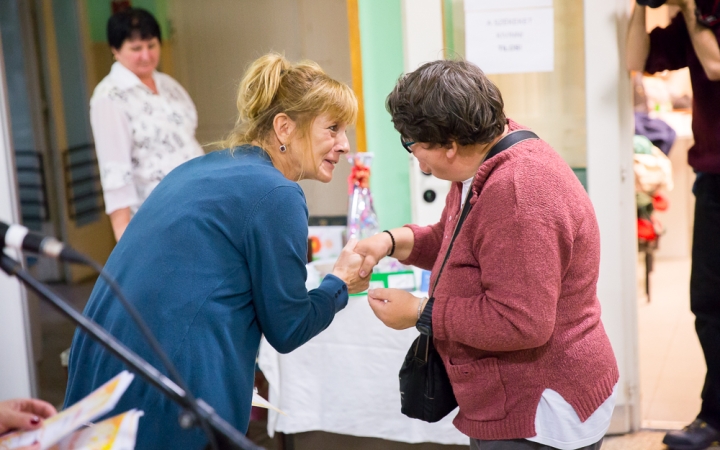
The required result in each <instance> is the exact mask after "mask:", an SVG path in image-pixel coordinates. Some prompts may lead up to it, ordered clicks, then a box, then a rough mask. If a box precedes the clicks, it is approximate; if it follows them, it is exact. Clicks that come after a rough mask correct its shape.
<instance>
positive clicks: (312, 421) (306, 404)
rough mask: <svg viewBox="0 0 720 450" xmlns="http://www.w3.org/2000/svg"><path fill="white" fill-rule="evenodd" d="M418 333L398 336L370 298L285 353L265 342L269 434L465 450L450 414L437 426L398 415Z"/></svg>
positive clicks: (353, 303)
mask: <svg viewBox="0 0 720 450" xmlns="http://www.w3.org/2000/svg"><path fill="white" fill-rule="evenodd" d="M417 335H418V332H417V331H416V330H415V329H409V330H404V331H395V330H392V329H390V328H387V327H385V325H383V324H382V322H380V321H379V320H378V319H377V318H376V317H375V315H374V314H373V312H372V310H371V309H370V306H369V305H368V302H367V298H366V297H364V296H363V297H350V301H349V303H348V306H347V307H346V308H345V309H344V310H343V311H341V312H340V313H339V314H337V316H335V320H334V321H333V323H332V324H331V325H330V326H329V327H328V328H327V329H326V330H325V331H323V332H322V333H320V334H319V335H318V336H316V337H315V338H314V339H312V340H311V341H310V342H308V343H307V344H305V345H303V346H302V347H300V348H299V349H297V350H295V351H294V352H292V353H290V354H287V355H281V354H279V353H277V352H276V351H275V350H274V349H273V348H272V347H271V346H270V345H269V344H268V343H267V341H265V340H264V339H263V341H262V343H261V345H260V355H259V365H260V368H261V370H262V371H263V373H264V374H265V377H266V378H267V380H268V382H269V383H270V398H269V400H270V403H272V404H273V405H275V406H277V407H278V408H280V409H281V410H283V411H284V412H285V413H287V416H283V415H280V414H278V413H275V412H273V411H270V413H269V416H268V432H269V433H270V435H271V436H272V434H273V433H274V432H275V431H280V432H283V433H302V432H306V431H318V430H319V431H326V432H331V433H338V434H346V435H352V436H364V437H375V438H382V439H389V440H393V441H401V442H409V443H417V442H435V443H440V444H459V445H468V444H469V442H470V441H469V438H468V437H467V436H465V435H463V434H462V433H460V432H459V431H457V429H455V427H454V426H453V425H452V419H453V418H454V417H455V414H456V413H457V411H454V412H452V413H451V414H449V415H448V416H447V417H445V418H444V419H443V420H442V421H440V422H438V423H434V424H429V423H425V422H422V421H420V420H414V419H410V418H408V417H406V416H404V415H403V414H402V413H401V412H400V391H399V381H398V371H399V370H400V366H401V365H402V362H403V359H404V358H405V354H406V353H407V351H408V349H409V348H410V344H411V343H412V342H413V340H414V339H415V338H416V337H417Z"/></svg>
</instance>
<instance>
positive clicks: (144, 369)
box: [0, 250, 262, 450]
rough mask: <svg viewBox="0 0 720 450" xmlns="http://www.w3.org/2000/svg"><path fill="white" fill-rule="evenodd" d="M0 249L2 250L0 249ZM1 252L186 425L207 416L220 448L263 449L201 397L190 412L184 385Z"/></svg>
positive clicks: (2, 261) (5, 266)
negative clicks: (166, 402)
mask: <svg viewBox="0 0 720 450" xmlns="http://www.w3.org/2000/svg"><path fill="white" fill-rule="evenodd" d="M0 252H2V251H1V250H0ZM0 254H1V255H2V257H1V258H0V269H2V270H3V271H4V272H5V273H7V274H8V275H10V276H15V277H17V278H18V279H19V280H20V281H22V283H23V284H24V285H25V286H27V287H28V288H30V289H31V290H32V291H34V292H36V293H37V294H38V295H40V297H41V298H43V299H44V300H46V301H48V302H50V303H51V304H52V305H53V306H54V307H55V308H56V309H57V310H59V311H60V312H61V313H62V314H63V315H65V316H66V317H68V318H69V319H70V320H71V321H72V322H74V323H75V324H76V325H77V326H78V327H80V328H81V329H82V330H83V331H84V332H85V333H87V334H88V335H89V336H90V337H91V338H92V339H93V340H95V341H96V342H98V343H99V344H100V345H102V346H103V347H105V348H106V349H107V350H108V351H109V352H110V353H112V354H113V355H115V356H116V357H117V358H118V359H120V360H121V361H122V362H123V363H125V364H126V365H127V366H128V367H129V368H130V369H131V370H132V371H133V372H135V373H136V374H138V375H140V377H141V378H143V379H144V380H145V381H146V382H148V383H150V384H151V385H152V386H154V387H155V388H156V389H158V390H159V391H160V392H162V393H163V394H164V395H165V396H166V397H167V398H169V399H170V400H172V401H173V402H175V403H176V404H177V405H179V406H180V407H181V408H182V410H183V411H184V412H185V413H183V414H181V416H180V425H181V426H182V427H183V428H190V427H192V426H196V425H197V424H198V423H199V420H202V419H204V420H205V421H206V422H207V423H208V424H209V425H210V428H211V429H212V432H213V435H214V436H215V439H216V441H217V443H218V447H219V448H220V449H227V450H262V447H259V446H257V445H255V444H254V443H252V442H251V441H250V440H249V439H248V438H247V437H246V436H245V435H243V434H242V433H240V432H239V431H238V430H236V429H235V428H233V426H232V425H230V424H229V423H227V422H226V421H225V420H224V419H223V418H222V417H220V416H219V415H218V414H217V413H216V412H215V410H214V409H213V408H212V407H211V406H210V405H208V404H207V403H205V402H204V401H203V400H202V399H197V405H198V408H197V409H196V411H197V414H200V415H201V416H202V418H196V417H194V416H193V415H192V413H189V414H188V411H192V410H193V408H192V405H191V402H190V401H189V400H188V398H187V394H186V392H185V391H184V390H183V389H181V388H180V387H179V386H178V385H177V384H175V383H174V382H173V381H172V380H170V379H169V378H167V377H166V376H165V375H163V374H162V373H160V371H158V370H157V369H156V368H155V367H153V366H152V365H151V364H150V363H148V362H147V361H145V360H144V359H142V358H141V357H140V356H138V355H137V354H136V353H134V352H133V351H132V350H130V349H129V348H127V347H126V346H125V345H123V344H122V343H121V342H120V341H118V340H117V339H116V338H115V337H114V336H112V335H111V334H110V333H108V332H107V331H106V330H105V329H103V328H102V327H101V326H100V325H98V324H97V323H95V322H93V321H92V320H90V319H88V318H87V317H85V316H83V315H82V314H81V313H79V312H78V311H76V310H75V309H74V308H73V307H72V306H70V305H69V304H68V303H67V302H66V301H65V300H63V299H62V298H61V297H60V296H58V295H57V294H55V293H54V292H53V291H51V290H50V289H49V288H48V287H47V286H45V285H44V284H42V283H41V282H39V281H38V280H36V279H35V278H33V277H32V276H31V275H30V274H29V273H28V272H27V271H26V270H25V269H23V268H22V266H21V265H20V263H19V262H17V261H15V260H14V259H12V258H10V257H9V256H7V255H6V254H4V253H0Z"/></svg>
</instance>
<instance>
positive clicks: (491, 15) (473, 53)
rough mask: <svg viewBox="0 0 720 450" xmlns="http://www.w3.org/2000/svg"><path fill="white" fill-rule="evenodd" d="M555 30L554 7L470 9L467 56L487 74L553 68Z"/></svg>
mask: <svg viewBox="0 0 720 450" xmlns="http://www.w3.org/2000/svg"><path fill="white" fill-rule="evenodd" d="M531 1H532V2H533V3H540V2H542V1H544V0H531ZM480 2H481V0H478V1H477V3H480ZM515 3H521V2H520V0H516V2H515ZM475 6H477V5H475ZM554 32H555V30H554V17H553V8H552V7H540V8H518V9H502V10H498V9H493V10H489V9H473V10H470V9H468V10H466V11H465V56H466V58H467V60H468V61H471V62H473V63H475V64H477V65H478V66H479V67H480V68H481V69H482V70H483V71H484V72H485V73H488V74H493V73H527V72H552V71H553V67H554V64H555V51H554V50H555V48H554V42H555V39H554Z"/></svg>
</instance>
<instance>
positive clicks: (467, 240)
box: [403, 120, 618, 440]
mask: <svg viewBox="0 0 720 450" xmlns="http://www.w3.org/2000/svg"><path fill="white" fill-rule="evenodd" d="M508 123H509V126H510V130H516V129H521V128H523V127H521V126H520V125H518V124H517V123H515V122H513V121H512V120H509V121H508ZM461 190H462V183H453V186H452V188H451V190H450V193H449V194H448V196H447V198H446V204H445V209H444V210H443V213H442V216H441V217H440V222H438V223H437V224H435V225H431V226H427V227H419V226H416V225H409V227H410V228H411V229H412V230H413V233H414V236H415V244H414V247H413V250H412V253H411V254H410V256H409V257H408V259H407V260H405V261H403V262H404V263H406V264H412V265H415V266H418V267H422V268H424V269H428V270H432V272H433V278H432V279H431V286H432V284H433V283H434V281H435V280H434V275H435V274H437V271H438V269H439V265H440V264H441V263H442V259H443V257H444V255H445V252H446V251H447V246H448V244H449V241H450V239H451V238H452V233H453V230H454V227H455V224H456V222H457V219H458V215H459V212H460V203H461V202H460V195H461ZM472 191H473V194H472V197H471V199H470V202H471V204H472V209H471V210H470V213H469V214H468V217H467V219H466V221H465V224H464V225H463V227H462V229H461V231H460V234H459V235H458V237H457V239H456V241H455V244H454V246H453V251H452V254H451V255H450V258H449V259H448V262H447V265H446V267H445V269H444V272H443V275H442V278H441V279H440V282H439V284H438V286H437V289H436V290H435V295H434V297H435V303H434V305H433V310H432V328H433V334H434V342H435V345H436V347H437V350H438V352H439V353H440V355H441V357H442V359H443V361H444V362H445V366H446V367H447V371H448V375H449V377H450V381H451V384H452V386H453V390H454V391H455V397H456V398H457V401H458V404H459V405H460V412H459V414H458V415H457V417H456V418H455V421H454V424H455V426H456V427H457V428H458V429H459V430H460V431H461V432H463V433H465V434H466V435H468V436H470V437H473V438H476V439H483V440H498V439H519V438H528V437H533V436H535V435H536V432H535V412H536V410H537V406H538V403H539V401H540V396H541V395H542V393H543V391H544V390H545V389H546V388H549V389H553V390H554V391H556V392H558V393H559V394H560V395H562V397H563V398H564V399H565V400H566V401H567V402H568V403H569V404H570V405H572V406H573V408H574V409H575V411H576V412H577V414H578V416H579V417H580V419H581V420H583V421H585V420H586V419H587V418H588V417H589V416H590V415H591V414H592V413H593V412H594V411H595V410H596V409H597V408H598V407H599V406H600V405H601V404H602V403H603V402H604V401H605V400H606V399H607V398H608V397H609V396H610V394H611V393H612V390H613V386H614V385H615V384H616V383H617V381H618V368H617V363H616V361H615V356H614V354H613V351H612V348H611V347H610V341H609V340H608V337H607V335H606V334H605V329H604V328H603V325H602V323H601V321H600V303H599V301H598V298H597V292H596V291H597V289H596V288H597V280H598V272H599V267H600V233H599V229H598V224H597V220H596V218H595V212H594V210H593V206H592V204H591V203H590V199H589V198H588V196H587V193H586V192H585V190H584V188H583V186H582V185H581V184H580V182H579V181H578V179H577V177H576V176H575V174H574V173H573V172H572V170H571V169H570V167H568V165H567V163H565V161H563V159H562V158H561V157H560V156H559V155H558V154H557V153H556V152H555V151H554V150H553V149H552V148H551V147H550V146H549V145H548V144H547V143H546V142H544V141H542V140H537V139H534V140H528V141H524V142H521V143H519V144H517V145H515V146H514V147H512V148H510V149H508V150H506V151H504V152H502V153H500V154H499V155H497V156H495V157H493V158H491V159H489V160H488V161H486V162H485V163H483V164H482V165H481V166H480V168H479V169H478V171H477V175H476V177H475V181H474V183H473V185H472Z"/></svg>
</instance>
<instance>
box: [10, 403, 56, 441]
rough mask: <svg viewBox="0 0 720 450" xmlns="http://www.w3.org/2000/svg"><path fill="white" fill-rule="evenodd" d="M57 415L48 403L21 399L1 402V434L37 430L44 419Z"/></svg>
mask: <svg viewBox="0 0 720 450" xmlns="http://www.w3.org/2000/svg"><path fill="white" fill-rule="evenodd" d="M55 414H57V411H56V410H55V408H54V407H53V406H52V405H51V404H50V403H48V402H45V401H42V400H36V399H32V398H27V399H25V398H19V399H15V400H6V401H4V402H0V434H2V433H4V432H6V431H8V430H15V429H18V430H35V429H37V428H40V427H41V426H42V421H43V419H47V418H48V417H52V416H54V415H55Z"/></svg>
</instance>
